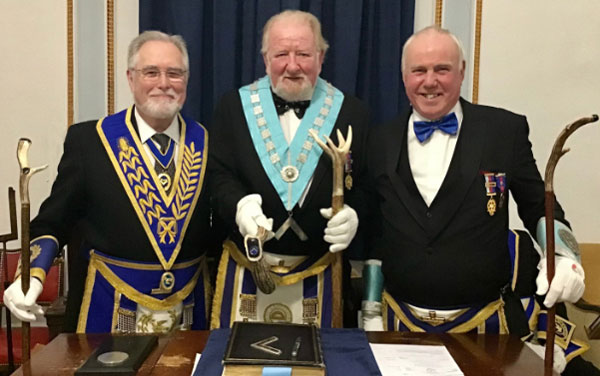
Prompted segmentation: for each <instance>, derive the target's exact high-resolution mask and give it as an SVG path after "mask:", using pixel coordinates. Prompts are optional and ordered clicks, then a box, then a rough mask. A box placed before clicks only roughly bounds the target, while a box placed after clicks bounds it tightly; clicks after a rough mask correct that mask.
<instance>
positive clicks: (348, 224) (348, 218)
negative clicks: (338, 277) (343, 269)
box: [320, 204, 358, 253]
mask: <svg viewBox="0 0 600 376" xmlns="http://www.w3.org/2000/svg"><path fill="white" fill-rule="evenodd" d="M320 212H321V215H322V216H323V217H324V218H326V219H329V221H328V222H327V228H325V236H324V237H323V239H324V240H325V241H326V242H327V243H330V244H331V245H330V246H329V252H333V253H335V252H339V251H343V250H344V249H346V248H348V245H350V242H351V241H352V239H354V235H356V229H357V228H358V216H357V215H356V212H355V211H354V209H352V208H351V207H350V206H348V205H345V204H344V208H343V209H342V210H340V211H339V212H338V213H337V214H336V215H334V216H333V218H331V208H327V209H321V211H320Z"/></svg>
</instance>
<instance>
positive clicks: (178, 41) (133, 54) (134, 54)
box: [127, 30, 190, 72]
mask: <svg viewBox="0 0 600 376" xmlns="http://www.w3.org/2000/svg"><path fill="white" fill-rule="evenodd" d="M151 41H162V42H168V43H173V45H175V47H177V49H179V51H180V52H181V57H182V58H183V65H184V66H185V70H186V71H188V72H189V70H190V58H189V56H188V51H187V47H186V45H185V41H184V40H183V38H182V37H181V35H169V34H166V33H163V32H162V31H156V30H148V31H144V32H143V33H141V34H140V35H138V36H137V37H135V39H134V40H132V41H131V43H129V49H128V51H127V67H128V68H129V69H133V68H134V67H135V64H136V63H137V58H138V53H139V51H140V48H142V46H143V45H144V44H145V43H146V42H151Z"/></svg>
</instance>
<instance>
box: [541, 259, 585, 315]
mask: <svg viewBox="0 0 600 376" xmlns="http://www.w3.org/2000/svg"><path fill="white" fill-rule="evenodd" d="M555 260H556V261H555V264H554V266H555V272H554V278H553V279H552V285H551V286H550V289H548V273H547V271H546V258H545V257H543V258H542V259H541V260H540V262H539V264H538V269H539V270H540V272H539V273H538V276H537V278H536V280H535V282H536V284H537V291H536V294H538V295H544V294H546V299H544V305H545V306H546V307H552V306H553V305H554V304H555V303H556V302H571V303H575V302H576V301H578V300H579V299H580V298H581V296H582V295H583V291H584V290H585V283H584V282H583V280H584V278H585V273H584V272H583V268H582V267H581V264H579V263H578V262H577V261H575V260H573V259H570V258H567V257H562V256H556V258H555ZM546 292H547V293H546Z"/></svg>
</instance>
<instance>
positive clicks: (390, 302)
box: [381, 230, 589, 361]
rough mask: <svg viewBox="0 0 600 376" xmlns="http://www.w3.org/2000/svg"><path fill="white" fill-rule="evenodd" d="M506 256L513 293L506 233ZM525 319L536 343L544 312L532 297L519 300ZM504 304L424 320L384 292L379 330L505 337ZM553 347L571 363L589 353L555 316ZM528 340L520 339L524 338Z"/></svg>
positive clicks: (512, 243) (513, 241) (515, 254)
mask: <svg viewBox="0 0 600 376" xmlns="http://www.w3.org/2000/svg"><path fill="white" fill-rule="evenodd" d="M508 245H509V247H508V248H509V254H510V260H511V267H512V268H511V282H510V285H511V288H512V289H513V290H514V288H515V286H516V283H517V277H518V264H519V234H517V233H516V232H515V231H513V230H510V231H509V237H508ZM520 301H521V304H522V305H523V309H524V311H525V316H526V318H527V320H528V326H529V330H530V331H531V332H537V336H538V338H539V339H545V338H546V337H545V335H546V332H545V330H546V311H542V310H541V309H540V305H539V304H538V303H537V301H536V299H535V296H531V297H524V298H521V299H520ZM504 305H505V303H504V301H503V299H502V298H501V297H500V298H499V299H498V300H495V301H493V302H490V303H487V304H480V305H475V306H469V307H464V308H463V309H460V310H458V312H457V313H456V314H454V315H453V316H452V317H448V318H440V317H437V316H436V312H435V310H431V311H430V312H429V315H428V316H427V317H423V316H421V315H418V314H416V313H415V312H414V310H412V309H411V308H410V306H409V305H408V304H406V303H403V302H397V301H396V300H395V299H394V298H393V297H392V296H391V295H390V294H389V293H388V292H386V291H384V292H383V295H382V308H381V310H382V316H383V327H384V330H387V331H410V332H430V333H468V332H475V333H493V334H508V333H509V330H508V325H507V318H506V314H505V311H504ZM556 327H557V329H556V344H557V345H559V346H560V347H561V348H562V349H563V350H564V351H565V357H566V359H567V361H568V360H571V359H572V358H573V357H575V356H577V355H580V354H582V353H583V352H585V351H587V349H589V345H588V344H586V343H585V342H582V341H578V340H575V339H573V338H572V336H573V332H574V330H575V324H573V323H571V322H569V321H567V320H565V319H563V318H562V317H560V316H556ZM528 337H530V336H527V337H524V338H523V339H525V338H528Z"/></svg>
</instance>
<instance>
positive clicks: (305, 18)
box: [260, 9, 329, 54]
mask: <svg viewBox="0 0 600 376" xmlns="http://www.w3.org/2000/svg"><path fill="white" fill-rule="evenodd" d="M284 19H287V20H294V21H297V22H300V23H306V24H308V26H310V29H311V30H312V32H313V35H314V36H315V46H317V50H318V51H319V52H323V53H325V52H327V49H328V48H329V44H328V43H327V41H326V40H325V38H323V34H322V33H321V22H319V20H318V19H317V17H315V16H314V15H312V14H311V13H308V12H303V11H301V10H291V9H288V10H284V11H283V12H281V13H278V14H276V15H274V16H273V17H271V18H269V20H268V21H267V23H266V24H265V26H264V27H263V36H262V47H261V49H260V52H261V53H262V54H265V53H266V52H267V50H268V49H269V32H270V31H271V27H272V26H273V24H274V23H275V22H276V21H280V20H284Z"/></svg>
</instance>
